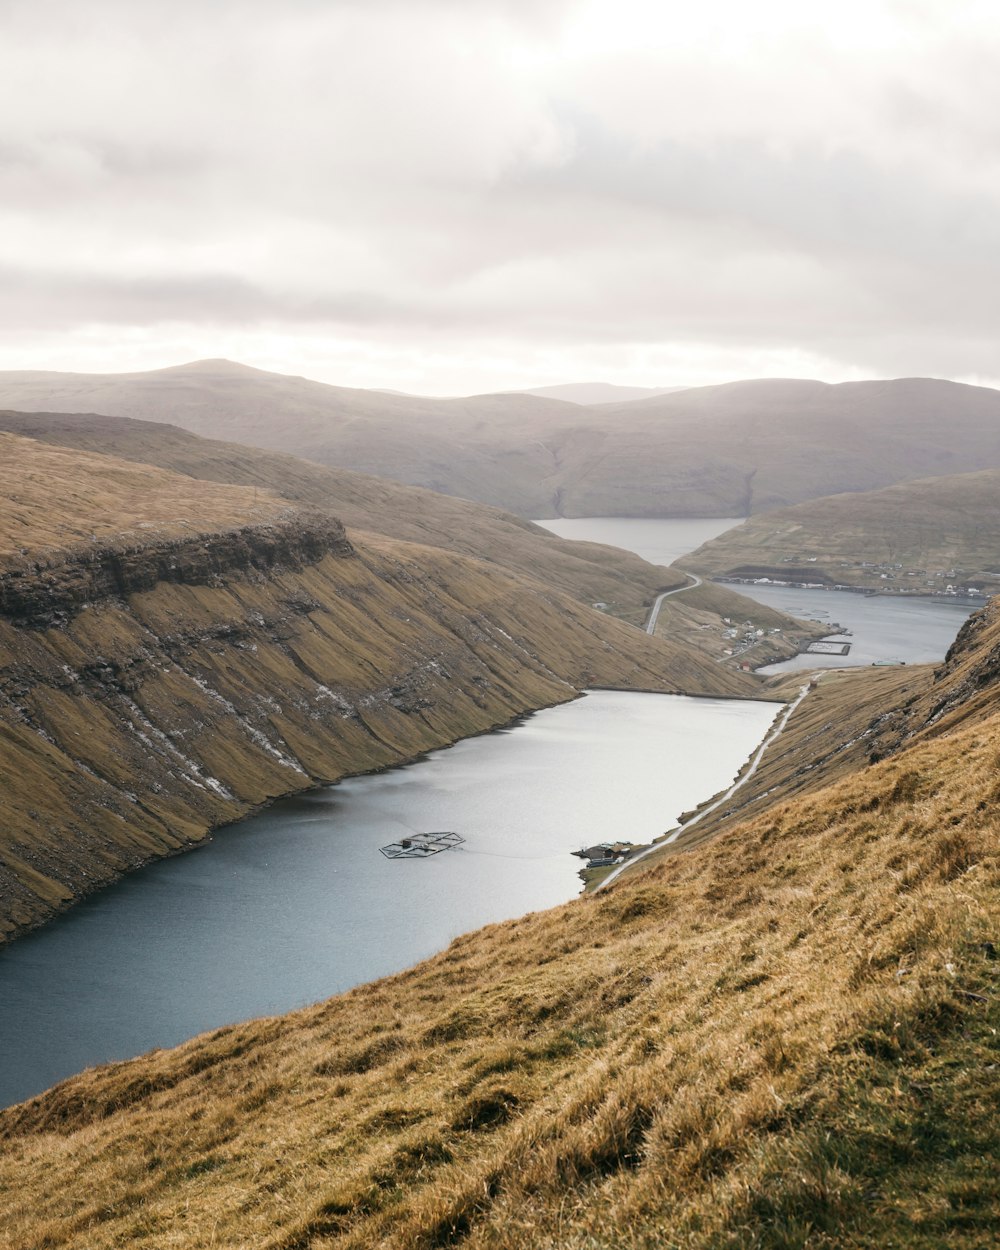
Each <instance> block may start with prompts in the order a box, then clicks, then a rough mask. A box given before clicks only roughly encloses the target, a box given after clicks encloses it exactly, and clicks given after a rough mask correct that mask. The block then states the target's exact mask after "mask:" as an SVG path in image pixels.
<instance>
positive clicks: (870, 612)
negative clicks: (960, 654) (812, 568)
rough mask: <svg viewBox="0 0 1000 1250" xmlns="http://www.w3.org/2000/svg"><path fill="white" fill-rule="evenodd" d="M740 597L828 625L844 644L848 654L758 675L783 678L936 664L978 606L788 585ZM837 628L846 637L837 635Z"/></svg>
mask: <svg viewBox="0 0 1000 1250" xmlns="http://www.w3.org/2000/svg"><path fill="white" fill-rule="evenodd" d="M732 589H733V590H738V591H739V592H740V594H741V595H746V596H747V597H748V598H750V599H755V600H756V601H757V602H758V603H764V604H767V606H768V607H769V608H778V609H779V610H780V611H782V612H787V613H789V615H791V616H799V617H807V618H808V619H809V620H813V621H822V622H823V623H824V624H827V623H829V624H830V627H831V631H832V633H831V637H832V638H833V639H834V640H835V641H839V642H849V643H850V644H851V649H850V652H849V653H848V654H847V655H816V654H812V653H809V654H804V655H797V656H795V657H794V658H793V659H791V660H785V661H783V662H782V663H780V664H769V665H767V666H766V667H764V668H759V669H758V670H757V672H758V673H764V674H765V675H766V674H768V673H785V672H792V671H795V670H798V669H803V668H850V667H852V666H854V665H858V664H874V663H876V662H877V661H886V660H889V661H893V662H895V663H900V662H902V663H904V664H937V663H939V662H940V661H941V660H943V659H944V657H945V653H946V652H947V650H948V648H949V647H950V646H951V644H952V643H953V642H954V641H955V635H956V634H957V633H958V631H959V629H961V627H962V623H963V622H964V621H965V620H966V618H967V617H968V616H969V615H970V613H972V612H974V611H975V609H976V608H977V607H980V606H982V604H981V602H980V603H978V604H977V603H970V602H969V601H967V600H958V599H951V598H944V597H942V596H934V597H931V596H929V595H928V596H926V597H925V596H919V597H918V596H914V597H913V598H909V597H908V598H906V599H897V598H894V597H893V596H890V595H859V594H854V593H852V592H851V591H849V590H796V589H794V588H793V587H791V586H756V585H753V586H744V585H739V586H733V588H732ZM834 626H842V627H843V628H844V629H845V630H849V631H850V632H849V633H840V632H839V631H837V630H835V629H834Z"/></svg>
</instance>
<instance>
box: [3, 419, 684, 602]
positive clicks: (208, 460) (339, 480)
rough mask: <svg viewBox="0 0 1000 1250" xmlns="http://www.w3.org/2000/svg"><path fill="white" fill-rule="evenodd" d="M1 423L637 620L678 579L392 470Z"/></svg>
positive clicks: (119, 425)
mask: <svg viewBox="0 0 1000 1250" xmlns="http://www.w3.org/2000/svg"><path fill="white" fill-rule="evenodd" d="M0 430H8V431H11V432H13V433H17V434H21V435H27V436H28V437H31V438H34V439H37V440H40V441H43V442H47V443H50V444H53V445H55V446H61V447H72V448H77V449H79V450H82V451H90V452H98V453H101V452H106V451H107V450H108V449H109V448H113V449H114V452H115V455H116V456H118V457H119V458H121V459H126V460H134V461H137V462H140V463H143V464H153V465H157V466H159V467H160V468H163V469H170V470H172V471H173V472H175V473H182V474H185V475H186V476H189V477H194V478H198V479H200V480H202V481H215V482H224V483H229V484H238V485H241V486H253V487H257V488H259V490H261V491H267V492H271V491H276V492H277V493H278V494H280V495H283V496H284V497H285V498H286V499H290V500H293V501H294V502H296V503H306V504H310V505H312V506H315V507H321V508H326V509H328V510H330V511H331V512H333V513H334V514H335V515H336V516H337V517H339V518H340V519H341V520H342V521H343V522H344V524H345V525H347V526H353V527H355V528H357V529H363V530H371V531H375V532H378V533H383V534H388V535H389V536H390V537H392V538H401V539H404V540H406V541H407V542H419V543H425V544H429V545H430V546H435V547H444V548H445V549H447V550H449V551H456V552H459V553H461V554H463V555H469V556H474V557H476V558H477V559H482V560H489V561H492V562H494V563H496V564H499V565H501V566H502V567H503V568H505V569H506V570H507V571H508V572H514V573H516V574H518V575H521V574H524V573H529V574H531V575H533V576H535V577H537V578H539V579H541V580H542V581H544V582H545V583H546V584H547V585H549V586H553V587H556V588H558V589H559V590H564V591H566V592H567V593H568V594H571V595H574V596H576V597H577V598H578V599H580V600H581V601H582V602H584V603H588V604H589V603H607V604H608V605H609V607H610V608H611V610H612V611H613V612H614V613H615V615H619V616H622V617H624V618H625V619H628V620H632V621H634V622H636V623H638V622H641V621H643V620H645V616H646V612H647V609H648V607H649V605H650V603H651V602H652V600H653V598H654V596H655V595H656V594H657V593H658V592H659V591H661V590H666V589H669V588H670V587H671V586H676V585H680V584H682V582H683V580H684V579H683V577H682V576H681V575H680V574H678V573H677V572H676V571H674V570H667V569H663V568H657V567H654V566H652V565H650V564H647V563H646V561H644V560H641V559H640V558H639V557H638V556H636V555H633V554H632V553H631V552H627V551H622V550H620V549H619V548H616V547H606V546H602V545H601V544H599V543H569V542H566V541H564V540H562V539H559V538H556V537H555V535H553V534H550V533H549V531H548V530H544V529H542V528H541V527H539V526H536V525H532V524H531V523H530V522H529V521H524V520H522V519H521V518H519V517H516V516H514V515H512V514H511V513H509V512H503V511H501V510H500V509H498V508H491V507H489V506H488V505H485V504H476V503H470V502H467V501H466V500H464V499H456V498H454V497H451V496H448V495H440V494H437V493H435V492H432V491H427V490H422V489H420V488H419V487H413V486H404V485H402V484H401V483H399V482H393V481H390V480H389V479H386V478H376V477H370V476H368V475H367V474H361V473H354V472H351V471H350V470H345V469H331V468H327V467H324V466H322V465H318V464H316V463H314V462H312V461H309V460H302V459H300V458H299V457H296V456H288V455H283V454H281V453H280V452H267V451H261V450H259V449H257V448H253V447H245V446H241V445H239V444H238V443H223V442H218V441H216V440H214V439H205V438H199V437H197V436H196V435H193V434H191V433H189V432H188V431H186V430H181V429H178V428H176V427H175V426H168V425H163V424H159V423H156V422H151V421H133V420H129V419H127V418H118V417H101V416H94V415H81V414H70V415H66V414H60V413H19V412H0Z"/></svg>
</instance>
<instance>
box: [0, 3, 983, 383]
mask: <svg viewBox="0 0 1000 1250" xmlns="http://www.w3.org/2000/svg"><path fill="white" fill-rule="evenodd" d="M0 34H2V38H0V109H2V113H3V116H4V117H5V126H4V128H3V134H2V137H0V227H2V229H0V326H2V328H3V332H4V339H5V340H6V343H7V347H6V348H5V349H4V351H3V353H2V354H0V364H2V365H3V366H5V367H10V368H16V367H20V366H23V367H33V366H44V367H66V368H75V367H83V368H87V367H93V368H115V367H121V368H131V367H142V366H146V365H148V366H150V367H152V366H153V365H156V364H161V363H162V364H165V363H172V362H173V361H174V360H175V359H177V358H179V357H177V356H176V355H175V354H174V353H180V355H181V356H184V355H218V354H223V353H225V354H232V355H237V356H239V357H241V358H243V359H247V360H248V361H249V362H250V363H256V364H261V365H264V366H265V367H275V368H287V369H289V370H290V371H296V372H314V373H316V374H317V375H318V376H324V377H326V378H328V380H332V381H342V382H345V383H349V384H360V385H389V386H401V387H403V388H408V387H409V388H412V389H421V390H430V391H434V390H436V391H445V390H475V389H485V388H487V387H493V386H506V385H521V384H529V383H533V382H537V383H541V382H544V381H551V380H565V378H567V377H574V378H588V377H593V376H597V375H598V374H599V373H600V374H603V375H604V376H607V377H611V378H613V379H614V380H619V381H636V382H640V383H644V382H648V383H660V384H670V383H683V382H687V381H691V382H701V381H712V380H717V379H719V380H721V379H723V378H727V377H735V376H740V375H745V374H748V373H760V372H774V371H776V370H777V371H781V372H786V371H794V372H800V371H809V372H816V373H820V374H822V375H823V376H827V377H830V378H836V377H851V376H864V375H867V376H873V375H891V374H896V375H898V374H937V375H944V376H954V377H964V378H979V379H986V380H989V379H991V378H993V379H995V378H997V377H998V376H1000V366H998V365H997V364H996V363H995V358H994V356H995V353H994V348H993V345H994V344H995V342H996V340H997V338H998V335H1000V294H998V288H997V283H996V279H995V275H996V273H997V272H998V270H1000V224H998V223H1000V212H998V210H1000V122H998V120H997V119H998V118H1000V76H998V75H997V74H996V72H995V67H996V64H997V63H998V54H1000V22H998V20H997V18H996V16H995V10H994V9H993V6H992V5H990V4H980V3H974V2H964V3H963V2H961V0H959V2H957V3H947V4H946V3H943V2H938V0H925V2H923V3H921V2H919V0H916V2H914V0H909V2H904V0H899V2H894V0H869V2H868V3H865V4H860V3H855V0H842V2H841V3H840V4H838V5H836V6H821V5H818V4H816V5H814V4H812V3H805V4H804V3H802V2H801V0H798V2H797V3H790V2H780V3H779V2H777V0H758V3H756V4H754V5H746V4H745V3H737V2H736V0H702V3H700V4H699V6H698V7H697V12H695V13H693V14H692V13H691V12H689V11H688V6H686V5H681V4H675V3H663V0H658V2H654V0H617V2H615V3H612V2H611V0H589V2H586V0H576V2H574V0H564V2H558V0H553V2H551V3H548V4H545V3H538V2H537V0H531V3H529V2H528V0H475V2H469V0H462V2H459V0H406V2H405V3H404V2H402V0H375V2H372V0H367V2H365V3H361V2H360V0H339V2H337V0H334V2H333V3H331V2H330V0H290V2H286V3H283V4H280V5H279V4H277V3H273V2H270V0H267V2H266V0H243V2H242V3H240V4H235V3H228V2H225V0H223V2H222V3H219V4H214V5H210V6H206V5H195V4H193V3H191V0H174V2H173V3H170V4H167V3H166V2H165V0H164V2H160V0H132V3H124V2H122V0H95V3H92V4H88V5H85V6H81V5H74V4H72V3H69V0H32V3H30V4H29V3H22V2H21V0H0Z"/></svg>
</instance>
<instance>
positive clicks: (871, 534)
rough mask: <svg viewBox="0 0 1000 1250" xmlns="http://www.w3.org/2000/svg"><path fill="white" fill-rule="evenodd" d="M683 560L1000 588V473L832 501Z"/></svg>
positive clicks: (711, 568)
mask: <svg viewBox="0 0 1000 1250" xmlns="http://www.w3.org/2000/svg"><path fill="white" fill-rule="evenodd" d="M684 563H686V564H689V565H690V566H691V567H693V568H698V569H703V570H705V571H707V572H709V573H713V574H715V575H717V576H725V575H737V576H739V575H741V574H743V575H750V574H752V575H755V576H761V575H767V576H772V577H775V578H781V577H783V576H784V577H788V576H789V570H790V569H791V570H798V571H799V572H798V573H797V574H796V580H801V577H802V576H804V575H809V576H814V577H815V579H816V580H817V581H822V580H829V581H831V582H835V583H841V584H845V585H849V586H870V587H875V588H878V589H881V590H892V591H902V592H908V593H913V592H917V593H921V592H922V593H927V592H928V591H943V590H944V589H945V588H946V586H948V585H949V584H950V585H953V586H956V587H968V586H977V587H980V588H986V589H987V591H990V590H993V589H995V588H996V587H998V586H1000V470H997V469H988V470H984V471H983V472H980V473H960V474H954V475H951V476H946V477H934V478H927V479H924V480H921V481H916V482H905V483H903V484H902V485H898V486H889V487H885V488H884V489H882V490H877V491H867V492H861V493H857V494H844V495H832V496H829V497H827V498H825V499H813V500H810V501H809V502H808V503H804V504H798V505H797V506H796V507H794V508H782V509H780V510H778V511H775V512H768V513H765V514H764V515H762V516H757V517H752V518H751V519H750V520H748V521H746V522H744V524H743V525H741V526H739V527H738V528H736V529H733V530H729V531H728V532H727V533H725V534H722V535H720V536H719V537H718V538H714V539H712V540H711V541H710V542H708V543H705V544H704V545H703V546H701V547H700V548H699V549H698V550H697V551H696V552H692V553H691V554H690V555H689V556H687V557H685V560H684Z"/></svg>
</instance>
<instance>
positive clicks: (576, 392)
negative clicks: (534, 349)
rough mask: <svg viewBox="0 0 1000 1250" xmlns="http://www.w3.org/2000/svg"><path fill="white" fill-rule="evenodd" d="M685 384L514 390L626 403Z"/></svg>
mask: <svg viewBox="0 0 1000 1250" xmlns="http://www.w3.org/2000/svg"><path fill="white" fill-rule="evenodd" d="M684 389H685V387H683V386H618V385H616V384H615V383H613V382H564V383H562V384H560V385H557V386H533V387H531V388H530V389H528V390H523V391H519V392H514V393H515V394H521V395H538V396H539V397H540V398H542V399H562V400H565V401H566V402H567V403H570V404H582V405H584V406H585V407H586V406H589V405H591V404H624V403H628V402H631V401H632V400H636V399H653V398H655V396H657V395H672V394H674V392H675V391H683V390H684Z"/></svg>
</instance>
